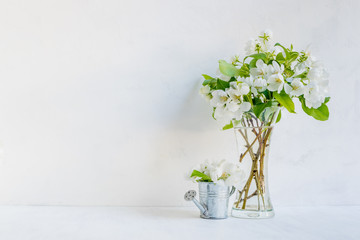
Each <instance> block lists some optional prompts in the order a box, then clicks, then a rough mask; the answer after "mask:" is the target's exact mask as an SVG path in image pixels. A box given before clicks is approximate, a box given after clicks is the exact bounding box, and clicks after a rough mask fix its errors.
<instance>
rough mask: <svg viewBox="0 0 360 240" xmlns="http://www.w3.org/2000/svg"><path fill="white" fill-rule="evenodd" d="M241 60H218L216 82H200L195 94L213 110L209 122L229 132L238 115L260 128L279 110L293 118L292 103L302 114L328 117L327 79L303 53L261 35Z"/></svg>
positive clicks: (210, 79)
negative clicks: (250, 120)
mask: <svg viewBox="0 0 360 240" xmlns="http://www.w3.org/2000/svg"><path fill="white" fill-rule="evenodd" d="M245 51H246V54H247V55H246V56H245V57H244V58H242V59H240V57H239V56H235V57H234V58H233V59H232V60H231V62H226V61H224V60H220V61H219V73H218V76H217V77H211V76H209V75H205V74H204V75H203V77H204V78H205V80H204V82H203V84H202V85H203V87H202V88H201V89H200V93H201V94H202V95H203V96H204V97H205V98H206V99H207V100H208V101H209V103H210V105H211V106H212V107H213V118H214V119H216V120H218V121H220V122H221V123H223V125H225V126H224V127H223V129H224V130H225V129H229V128H232V127H233V121H232V120H235V121H240V120H241V119H242V118H243V116H244V113H246V115H247V117H248V118H249V117H252V118H256V119H257V120H260V121H261V122H262V123H263V124H264V125H265V124H268V123H269V121H268V120H269V118H271V116H274V114H273V113H274V112H276V111H280V113H279V114H276V116H277V119H276V122H278V121H279V120H280V118H281V108H283V107H284V108H286V109H287V110H288V111H289V112H291V113H295V107H294V102H293V100H294V99H295V98H297V99H299V100H300V102H301V105H302V109H303V110H304V112H305V113H307V114H308V115H310V116H312V117H314V118H315V119H317V120H321V121H325V120H327V119H328V118H329V110H328V107H327V106H326V104H327V102H328V101H329V99H330V98H329V97H328V74H327V72H326V71H325V69H324V67H323V65H322V64H321V63H320V62H319V61H317V60H316V59H315V57H314V56H312V55H311V54H310V52H309V51H308V50H304V51H300V52H298V51H295V50H294V48H293V46H292V45H291V46H290V47H289V48H286V47H284V46H283V45H281V44H280V43H275V44H274V43H273V41H272V33H271V32H270V31H264V32H262V33H261V34H260V36H259V37H258V38H256V39H252V40H250V41H249V42H248V44H247V45H246V49H245Z"/></svg>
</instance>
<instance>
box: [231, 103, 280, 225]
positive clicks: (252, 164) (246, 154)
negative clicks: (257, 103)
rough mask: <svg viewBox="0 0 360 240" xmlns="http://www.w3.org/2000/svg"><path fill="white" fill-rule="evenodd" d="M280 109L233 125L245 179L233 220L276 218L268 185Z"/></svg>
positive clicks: (249, 116)
mask: <svg viewBox="0 0 360 240" xmlns="http://www.w3.org/2000/svg"><path fill="white" fill-rule="evenodd" d="M278 114H279V109H276V110H273V111H272V112H270V113H269V112H268V114H266V112H265V113H264V114H263V115H261V118H260V117H259V118H257V117H256V116H255V115H254V114H252V113H248V114H246V115H244V116H243V118H242V119H241V121H233V126H234V131H235V136H236V142H237V147H238V153H239V162H240V166H241V168H242V169H243V170H244V171H245V174H246V178H245V181H244V183H243V184H241V185H240V186H238V189H237V191H236V198H235V202H234V205H233V207H232V212H231V214H232V216H233V217H239V218H270V217H273V216H274V209H273V206H272V204H271V200H270V194H269V185H268V157H269V148H270V139H271V135H272V132H273V129H274V125H275V122H276V120H277V118H278Z"/></svg>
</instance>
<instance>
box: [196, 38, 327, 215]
mask: <svg viewBox="0 0 360 240" xmlns="http://www.w3.org/2000/svg"><path fill="white" fill-rule="evenodd" d="M245 50H246V56H245V57H244V58H240V57H239V56H235V57H234V58H233V59H231V61H230V62H227V61H224V60H220V61H219V69H218V74H217V76H216V77H211V76H209V75H205V74H204V75H203V77H204V78H205V80H204V82H203V87H202V88H201V89H200V93H201V94H202V95H203V96H204V97H205V98H206V99H207V100H208V101H209V103H210V105H211V107H212V108H213V114H212V116H213V118H214V119H216V120H217V121H219V122H220V123H222V126H223V129H224V130H225V129H230V128H234V130H235V135H236V140H237V141H236V142H237V145H238V150H239V155H240V156H239V162H240V163H241V167H242V169H244V170H245V172H246V175H245V178H246V181H244V182H243V183H241V184H239V185H237V186H236V188H237V197H236V201H235V203H234V205H233V208H232V215H233V216H235V217H245V218H249V217H250V218H252V217H259V218H268V217H272V216H274V212H273V207H272V204H271V201H270V195H269V189H268V183H267V162H268V156H269V154H268V153H269V146H270V138H271V135H272V131H273V128H274V125H275V123H276V122H278V121H280V119H281V110H282V109H284V108H286V109H287V110H288V111H289V112H290V113H295V104H294V100H295V99H298V100H299V101H300V103H301V106H302V109H303V111H304V112H305V113H306V114H308V115H310V116H312V117H314V118H315V119H317V120H320V121H325V120H327V119H328V118H329V110H328V107H327V105H326V104H327V103H328V101H329V100H330V97H329V96H328V74H327V72H326V70H325V68H324V67H323V66H322V64H321V63H320V62H319V61H317V60H316V59H315V57H314V56H312V55H311V54H310V52H309V51H308V50H304V51H295V50H294V48H293V46H292V45H291V46H290V47H288V48H287V47H285V46H283V45H282V44H280V43H274V42H273V40H272V33H271V32H270V31H264V32H262V33H261V34H260V36H258V38H256V39H253V40H250V41H249V42H248V44H247V45H246V49H245ZM220 173H221V171H219V172H216V171H215V170H213V169H212V165H209V166H207V168H201V171H198V172H195V171H194V172H193V175H192V176H194V177H198V179H199V180H201V181H206V180H212V181H215V180H219V179H222V178H223V175H222V174H220ZM201 174H204V177H201V176H202V175H201ZM212 175H214V176H215V177H212ZM206 176H207V177H206ZM224 176H226V174H225V175H224ZM230 176H231V175H230ZM224 180H225V181H226V179H224Z"/></svg>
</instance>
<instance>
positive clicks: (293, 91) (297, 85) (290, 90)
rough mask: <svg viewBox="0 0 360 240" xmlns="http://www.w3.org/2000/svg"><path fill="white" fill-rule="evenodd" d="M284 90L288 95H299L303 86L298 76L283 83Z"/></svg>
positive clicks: (302, 90)
mask: <svg viewBox="0 0 360 240" xmlns="http://www.w3.org/2000/svg"><path fill="white" fill-rule="evenodd" d="M284 90H285V92H286V93H287V94H289V95H290V96H297V97H298V96H300V95H303V94H304V90H305V86H304V84H303V83H302V82H301V79H300V78H295V79H292V81H291V84H290V85H289V84H285V85H284Z"/></svg>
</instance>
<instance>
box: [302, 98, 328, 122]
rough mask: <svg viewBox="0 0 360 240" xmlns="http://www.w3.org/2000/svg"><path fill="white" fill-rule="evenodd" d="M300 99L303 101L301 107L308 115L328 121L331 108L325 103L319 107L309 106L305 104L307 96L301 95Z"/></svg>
mask: <svg viewBox="0 0 360 240" xmlns="http://www.w3.org/2000/svg"><path fill="white" fill-rule="evenodd" d="M299 99H300V102H301V107H302V109H303V110H304V112H305V113H306V114H307V115H309V116H312V117H313V118H315V119H316V120H320V121H326V120H328V119H329V109H328V107H327V106H326V104H325V103H323V104H321V106H320V107H319V108H308V107H307V106H306V104H305V98H303V97H301V98H299ZM325 101H326V100H325Z"/></svg>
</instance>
